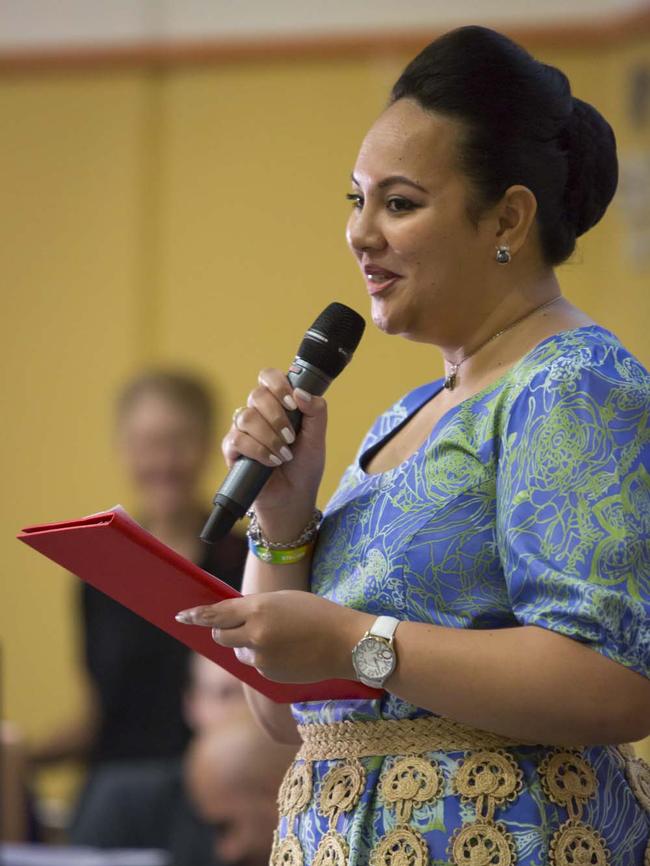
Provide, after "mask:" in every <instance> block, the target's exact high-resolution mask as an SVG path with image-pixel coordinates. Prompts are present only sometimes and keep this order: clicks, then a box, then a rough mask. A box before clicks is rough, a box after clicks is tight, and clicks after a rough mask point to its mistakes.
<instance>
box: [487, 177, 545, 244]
mask: <svg viewBox="0 0 650 866" xmlns="http://www.w3.org/2000/svg"><path fill="white" fill-rule="evenodd" d="M496 210H497V214H496V216H497V220H498V230H497V235H496V238H495V241H496V245H497V246H507V247H508V248H509V250H510V253H511V255H513V256H514V255H515V254H516V253H517V252H519V250H520V249H521V248H522V247H523V245H524V244H525V243H526V240H527V238H528V236H529V234H530V230H531V227H532V225H533V222H534V220H535V214H536V213H537V199H536V198H535V196H534V195H533V193H532V192H531V191H530V190H529V189H528V187H527V186H522V185H521V184H516V185H514V186H511V187H509V188H508V189H507V190H506V191H505V193H504V194H503V198H502V199H501V201H500V202H499V204H498V205H497V207H496Z"/></svg>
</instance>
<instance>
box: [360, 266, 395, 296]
mask: <svg viewBox="0 0 650 866" xmlns="http://www.w3.org/2000/svg"><path fill="white" fill-rule="evenodd" d="M363 272H364V274H365V277H366V285H367V286H368V292H369V294H371V295H378V294H380V293H381V292H385V291H386V289H388V288H390V287H391V286H392V285H393V284H394V283H395V282H396V281H397V280H399V279H401V274H396V273H395V272H394V271H388V270H386V268H379V267H376V266H374V265H366V266H365V267H364V269H363Z"/></svg>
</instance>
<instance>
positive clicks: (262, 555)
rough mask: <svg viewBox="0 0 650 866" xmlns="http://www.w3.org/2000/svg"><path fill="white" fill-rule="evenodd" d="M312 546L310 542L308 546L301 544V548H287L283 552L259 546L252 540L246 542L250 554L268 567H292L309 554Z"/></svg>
mask: <svg viewBox="0 0 650 866" xmlns="http://www.w3.org/2000/svg"><path fill="white" fill-rule="evenodd" d="M313 546H314V543H313V542H310V543H309V544H303V545H302V546H301V547H288V548H286V549H285V550H275V549H272V548H270V547H264V546H263V545H261V544H256V543H255V542H254V541H253V540H252V538H249V540H248V549H249V550H250V552H251V553H254V554H255V556H256V557H257V558H258V559H261V560H262V562H267V563H268V564H269V565H293V564H294V563H295V562H300V561H301V560H302V559H304V558H305V557H306V556H307V555H308V554H309V553H310V552H311V549H312V547H313Z"/></svg>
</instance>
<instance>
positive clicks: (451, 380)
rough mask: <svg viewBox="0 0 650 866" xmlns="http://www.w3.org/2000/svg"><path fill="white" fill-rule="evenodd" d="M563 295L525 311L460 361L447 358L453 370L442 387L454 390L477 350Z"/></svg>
mask: <svg viewBox="0 0 650 866" xmlns="http://www.w3.org/2000/svg"><path fill="white" fill-rule="evenodd" d="M561 297H562V295H556V296H555V297H554V298H551V300H550V301H544V303H543V304H540V305H539V306H538V307H535V309H534V310H530V312H528V313H525V314H524V315H523V316H520V317H519V318H518V319H515V321H514V322H511V323H510V324H509V325H506V326H505V328H501V330H500V331H497V332H496V334H492V336H491V337H488V338H487V340H485V341H484V342H482V343H481V344H480V345H479V346H477V347H476V348H475V349H473V350H472V351H471V352H468V353H467V354H466V355H465V357H464V358H461V359H460V361H458V363H452V362H451V361H448V360H447V358H445V362H446V363H447V364H449V366H450V367H451V371H450V372H449V373H447V375H446V376H445V381H444V382H443V385H442V387H443V388H447V390H448V391H453V390H454V388H455V387H456V379H457V375H456V374H457V373H458V370H459V369H460V367H461V365H462V364H464V363H465V361H467V360H468V359H469V358H471V357H472V356H473V355H475V354H476V353H477V352H480V351H481V349H483V348H484V347H485V346H487V344H488V343H491V342H492V340H496V338H497V337H500V336H501V334H505V332H506V331H509V330H510V329H511V328H514V327H515V325H518V324H519V323H520V322H523V321H524V320H525V319H528V318H529V317H530V316H532V315H533V313H538V312H539V311H540V310H543V309H545V308H546V307H550V306H551V304H554V303H555V302H556V301H559V300H560V298H561Z"/></svg>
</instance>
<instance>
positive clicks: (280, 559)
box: [246, 508, 323, 565]
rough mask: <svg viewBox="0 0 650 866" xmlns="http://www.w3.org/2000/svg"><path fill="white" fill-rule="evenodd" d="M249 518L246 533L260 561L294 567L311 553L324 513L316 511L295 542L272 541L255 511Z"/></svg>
mask: <svg viewBox="0 0 650 866" xmlns="http://www.w3.org/2000/svg"><path fill="white" fill-rule="evenodd" d="M247 516H248V517H250V519H251V522H250V524H249V526H248V530H247V532H246V534H247V535H248V548H249V550H250V551H251V552H252V553H254V554H255V556H257V558H258V559H261V560H262V561H263V562H268V563H269V564H271V565H292V564H293V563H294V562H300V560H301V559H304V558H305V557H306V556H307V555H308V554H309V553H311V550H312V548H313V547H314V544H315V543H316V537H317V536H318V530H319V528H320V523H321V520H322V519H323V514H322V512H321V511H319V510H318V509H317V508H316V509H314V513H313V514H312V517H311V520H310V521H309V523H308V524H307V526H306V527H305V528H304V529H303V531H302V532H301V533H300V535H299V536H298V538H296V540H295V541H286V542H278V541H270V540H269V539H268V538H267V537H266V536H265V535H264V533H263V532H262V527H261V526H260V525H259V523H258V520H257V515H256V514H255V512H254V511H252V510H251V511H249V512H248V515H247Z"/></svg>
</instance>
